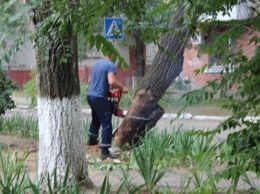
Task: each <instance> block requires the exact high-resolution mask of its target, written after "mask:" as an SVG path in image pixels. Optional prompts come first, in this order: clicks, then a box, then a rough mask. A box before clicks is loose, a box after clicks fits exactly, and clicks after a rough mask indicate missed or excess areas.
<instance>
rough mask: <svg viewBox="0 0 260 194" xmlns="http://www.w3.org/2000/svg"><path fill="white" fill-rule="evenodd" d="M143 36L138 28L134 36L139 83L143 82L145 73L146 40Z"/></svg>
mask: <svg viewBox="0 0 260 194" xmlns="http://www.w3.org/2000/svg"><path fill="white" fill-rule="evenodd" d="M141 36H142V32H141V30H136V31H135V33H134V38H135V59H136V78H137V80H136V81H137V85H138V84H139V83H140V82H141V80H142V79H143V77H144V73H145V57H144V42H143V41H142V40H141Z"/></svg>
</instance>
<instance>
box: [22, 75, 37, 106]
mask: <svg viewBox="0 0 260 194" xmlns="http://www.w3.org/2000/svg"><path fill="white" fill-rule="evenodd" d="M31 77H32V79H30V80H29V81H27V82H25V83H24V84H23V90H24V94H25V95H26V97H28V98H30V99H31V102H30V107H35V106H36V105H37V88H36V76H35V73H32V74H31Z"/></svg>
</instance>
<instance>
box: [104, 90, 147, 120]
mask: <svg viewBox="0 0 260 194" xmlns="http://www.w3.org/2000/svg"><path fill="white" fill-rule="evenodd" d="M121 97H122V91H120V90H112V91H110V92H109V93H108V101H109V104H110V107H111V110H112V113H113V114H114V115H115V116H117V117H122V118H124V117H127V118H131V119H138V120H146V121H149V120H150V119H148V118H143V117H136V116H130V115H124V110H123V109H122V108H121V107H120V106H119V102H120V100H121Z"/></svg>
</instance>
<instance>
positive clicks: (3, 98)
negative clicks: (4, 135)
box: [0, 70, 16, 115]
mask: <svg viewBox="0 0 260 194" xmlns="http://www.w3.org/2000/svg"><path fill="white" fill-rule="evenodd" d="M15 89H16V87H15V86H14V84H13V83H12V81H11V80H10V79H8V78H7V77H6V75H5V73H4V72H3V71H1V70H0V115H1V114H4V113H5V111H6V110H7V109H11V108H14V107H15V104H14V101H13V100H12V98H11V97H10V96H11V94H12V92H13V90H15Z"/></svg>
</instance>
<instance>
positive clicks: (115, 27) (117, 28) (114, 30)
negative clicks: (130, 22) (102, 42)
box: [104, 18, 123, 40]
mask: <svg viewBox="0 0 260 194" xmlns="http://www.w3.org/2000/svg"><path fill="white" fill-rule="evenodd" d="M104 36H105V38H106V39H108V40H113V39H119V40H122V39H123V19H122V18H105V19H104Z"/></svg>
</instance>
